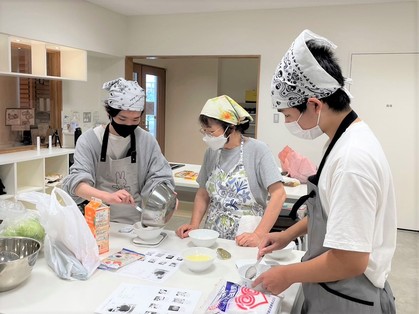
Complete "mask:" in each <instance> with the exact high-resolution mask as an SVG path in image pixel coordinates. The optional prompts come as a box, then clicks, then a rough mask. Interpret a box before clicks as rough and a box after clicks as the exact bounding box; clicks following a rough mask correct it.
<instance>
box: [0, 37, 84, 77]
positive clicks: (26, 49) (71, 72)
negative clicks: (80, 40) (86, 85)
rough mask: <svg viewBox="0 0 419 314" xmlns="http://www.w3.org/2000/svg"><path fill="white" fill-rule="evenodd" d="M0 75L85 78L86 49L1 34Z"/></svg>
mask: <svg viewBox="0 0 419 314" xmlns="http://www.w3.org/2000/svg"><path fill="white" fill-rule="evenodd" d="M0 75H8V76H17V77H28V78H45V79H50V80H54V79H55V80H79V81H87V52H86V51H85V50H81V49H75V48H70V47H65V46H60V45H56V44H51V43H46V42H41V41H35V40H31V39H26V38H17V37H12V36H8V35H6V34H0Z"/></svg>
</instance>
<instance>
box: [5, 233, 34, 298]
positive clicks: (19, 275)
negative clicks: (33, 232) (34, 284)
mask: <svg viewBox="0 0 419 314" xmlns="http://www.w3.org/2000/svg"><path fill="white" fill-rule="evenodd" d="M40 249H41V243H40V242H39V241H37V240H35V239H31V238H25V237H6V238H0V256H2V259H1V261H0V292H2V291H7V290H11V289H13V288H15V287H17V286H18V285H20V284H21V283H23V282H24V281H25V280H26V279H27V278H28V277H29V276H30V275H31V272H32V268H33V266H34V265H35V263H36V260H37V258H38V253H39V251H40Z"/></svg>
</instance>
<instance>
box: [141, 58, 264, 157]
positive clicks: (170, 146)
mask: <svg viewBox="0 0 419 314" xmlns="http://www.w3.org/2000/svg"><path fill="white" fill-rule="evenodd" d="M134 62H136V63H141V64H147V65H152V66H156V67H161V68H164V69H166V74H167V82H166V93H167V94H166V145H165V155H166V157H167V158H168V160H171V161H178V162H188V163H195V164H201V163H202V159H203V156H204V153H205V150H206V148H207V146H206V145H205V144H204V143H203V141H202V136H201V134H200V133H199V132H198V129H199V128H200V126H199V123H198V116H199V113H200V111H201V109H202V107H203V106H204V104H205V102H206V101H207V99H209V98H212V97H216V96H218V95H222V94H226V95H229V96H231V97H232V98H233V99H235V100H236V101H238V102H244V100H245V90H246V89H254V88H256V87H257V82H258V74H259V59H257V58H223V57H212V58H206V57H199V58H197V57H180V58H171V59H167V58H165V59H157V60H146V59H134Z"/></svg>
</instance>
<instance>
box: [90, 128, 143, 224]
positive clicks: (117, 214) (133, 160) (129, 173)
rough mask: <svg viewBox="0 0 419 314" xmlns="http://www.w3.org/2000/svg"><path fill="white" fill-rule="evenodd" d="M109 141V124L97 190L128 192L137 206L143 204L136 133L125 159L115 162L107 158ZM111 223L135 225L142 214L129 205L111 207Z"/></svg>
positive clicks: (105, 134)
mask: <svg viewBox="0 0 419 314" xmlns="http://www.w3.org/2000/svg"><path fill="white" fill-rule="evenodd" d="M108 140H109V124H108V125H107V126H106V129H105V133H104V135H103V139H102V150H101V154H100V160H99V163H98V168H97V170H96V188H97V189H100V190H103V191H107V192H110V193H113V192H116V191H118V190H122V189H124V190H126V191H128V192H130V193H131V195H132V197H133V198H134V200H135V203H136V204H139V203H140V202H141V196H140V193H139V187H138V166H137V152H136V143H135V133H134V132H132V133H131V147H130V149H129V150H128V153H127V154H126V157H125V158H121V159H117V160H113V159H112V158H110V157H109V156H106V152H107V149H108ZM110 208H111V211H110V215H111V221H114V222H120V223H127V224H133V223H136V222H137V221H140V220H141V214H140V212H139V211H138V210H137V209H136V208H135V206H132V205H129V204H112V205H110Z"/></svg>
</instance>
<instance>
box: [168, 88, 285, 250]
mask: <svg viewBox="0 0 419 314" xmlns="http://www.w3.org/2000/svg"><path fill="white" fill-rule="evenodd" d="M252 120H253V119H252V117H251V116H250V114H249V113H248V112H247V111H246V110H244V109H243V108H242V107H241V106H240V105H239V104H238V103H237V102H236V101H234V100H233V99H232V98H231V97H229V96H227V95H222V96H219V97H215V98H211V99H209V100H208V101H207V102H206V103H205V105H204V107H203V108H202V111H201V114H200V116H199V122H200V124H201V127H202V128H201V129H200V131H201V133H202V135H203V141H204V142H205V143H206V144H207V145H208V147H209V148H208V149H207V151H206V152H205V157H204V161H203V164H202V166H201V171H200V172H199V175H198V178H197V180H196V181H197V182H198V184H199V188H198V191H197V193H196V196H195V201H194V208H193V212H192V217H191V221H190V223H189V224H184V225H182V226H180V227H179V228H178V229H177V230H176V234H177V235H178V236H179V237H181V238H186V237H188V234H189V231H191V230H193V229H197V228H199V227H200V224H201V222H202V220H203V218H204V216H205V215H206V219H205V222H204V228H206V229H212V230H216V231H218V232H219V234H220V237H221V238H224V239H231V240H235V241H236V243H237V245H240V246H253V247H255V246H257V245H258V244H259V242H260V240H261V239H262V237H263V236H264V235H265V234H267V233H268V232H269V231H270V230H271V228H272V226H273V225H274V223H275V222H276V219H277V218H278V215H279V212H280V210H281V208H282V204H283V202H284V201H285V198H286V195H285V189H284V187H283V184H282V180H283V179H282V176H281V173H280V171H279V168H278V164H277V162H276V161H275V158H274V156H273V154H272V152H271V151H270V150H269V148H268V146H267V145H266V144H265V143H262V142H261V141H258V140H256V139H253V138H249V137H246V136H245V131H246V130H247V128H248V127H249V122H250V121H252ZM268 194H269V195H270V200H269V202H267V200H268Z"/></svg>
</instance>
